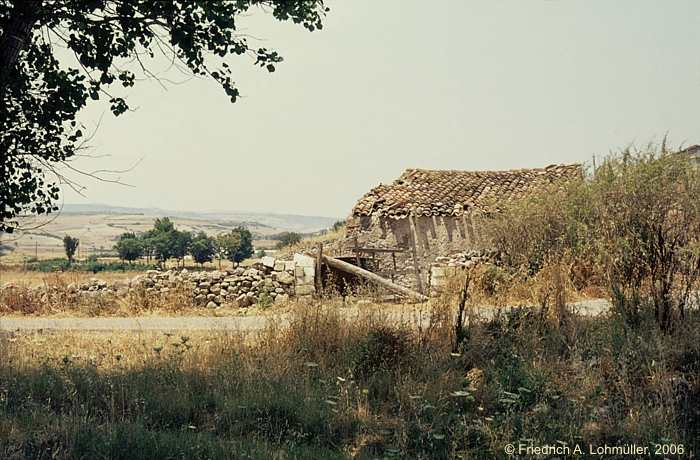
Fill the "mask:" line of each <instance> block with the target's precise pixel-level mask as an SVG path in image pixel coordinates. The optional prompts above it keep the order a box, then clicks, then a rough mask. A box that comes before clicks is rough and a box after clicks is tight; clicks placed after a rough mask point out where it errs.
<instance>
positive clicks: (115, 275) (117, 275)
mask: <svg viewBox="0 0 700 460" xmlns="http://www.w3.org/2000/svg"><path fill="white" fill-rule="evenodd" d="M139 274H142V272H138V271H134V272H126V273H125V272H100V273H98V274H94V273H86V272H54V273H44V272H39V271H29V270H21V269H3V270H1V271H0V285H2V284H5V283H12V284H17V285H21V286H28V287H36V286H62V285H68V284H71V283H76V284H79V283H85V282H88V281H90V279H92V278H99V279H101V280H105V281H107V282H108V283H112V282H114V281H124V280H128V279H130V278H133V277H135V276H137V275H139Z"/></svg>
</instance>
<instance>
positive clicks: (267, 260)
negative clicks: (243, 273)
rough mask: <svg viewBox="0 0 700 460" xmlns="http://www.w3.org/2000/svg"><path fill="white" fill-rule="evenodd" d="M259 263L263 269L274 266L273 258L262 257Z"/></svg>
mask: <svg viewBox="0 0 700 460" xmlns="http://www.w3.org/2000/svg"><path fill="white" fill-rule="evenodd" d="M260 261H261V262H262V264H263V266H265V267H268V268H273V267H274V266H275V258H274V257H272V256H264V257H263V258H262V259H260Z"/></svg>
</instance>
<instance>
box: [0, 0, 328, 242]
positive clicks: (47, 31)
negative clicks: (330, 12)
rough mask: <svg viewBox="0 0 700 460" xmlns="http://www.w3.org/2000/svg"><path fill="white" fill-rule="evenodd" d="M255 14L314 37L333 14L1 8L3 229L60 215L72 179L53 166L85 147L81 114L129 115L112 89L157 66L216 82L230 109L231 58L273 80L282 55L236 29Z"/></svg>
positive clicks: (183, 6) (192, 4)
mask: <svg viewBox="0 0 700 460" xmlns="http://www.w3.org/2000/svg"><path fill="white" fill-rule="evenodd" d="M254 7H260V8H261V9H262V10H263V11H265V12H270V13H271V14H272V15H273V16H274V17H275V19H277V20H279V21H291V22H293V23H295V24H300V25H302V26H303V27H305V28H306V29H308V30H315V29H319V28H321V26H322V24H321V20H322V19H323V16H324V14H325V12H326V11H327V8H325V6H324V4H323V0H243V1H233V0H207V1H178V2H175V1H162V0H5V1H2V2H0V152H1V153H0V161H1V162H2V167H0V231H6V232H11V231H12V230H13V229H14V228H16V226H17V225H18V224H17V220H16V217H17V216H19V215H22V214H26V213H36V214H42V213H49V212H51V211H55V210H57V206H56V201H57V200H58V197H59V187H58V183H59V182H61V179H64V178H65V174H64V173H63V172H61V175H59V174H58V173H57V171H56V167H57V166H60V165H62V164H64V163H66V162H67V161H69V160H71V158H72V157H74V156H75V154H76V153H77V152H78V151H79V150H80V149H81V148H83V147H84V144H85V142H86V137H87V136H86V133H85V132H84V129H85V128H84V127H83V126H80V125H79V124H78V123H77V121H76V115H77V114H78V112H79V111H80V110H82V109H83V108H84V107H85V106H86V105H87V104H88V103H89V102H90V101H91V100H99V99H107V100H108V102H109V104H110V109H111V111H112V113H113V114H114V115H115V116H118V115H121V114H123V113H124V112H126V111H127V110H129V105H128V104H127V101H126V99H125V98H124V97H122V96H121V95H118V94H116V92H115V90H116V91H118V90H119V88H118V86H121V87H123V88H129V87H131V86H133V85H134V84H135V82H137V81H139V80H142V79H144V78H151V77H153V75H154V72H153V71H152V70H151V69H149V66H150V65H151V64H152V62H153V60H154V58H157V57H158V56H160V55H162V56H164V58H165V59H167V61H168V62H174V63H176V64H175V65H176V66H178V67H179V68H181V69H186V70H187V71H188V72H190V73H191V74H192V75H195V76H205V77H208V78H210V79H212V80H213V81H215V82H217V83H218V84H219V85H220V86H221V87H222V88H223V90H224V92H225V94H226V95H227V96H228V98H230V100H231V101H232V102H235V101H236V100H237V99H238V96H239V89H238V88H237V87H236V85H235V83H234V80H233V78H232V76H233V69H232V67H231V65H230V62H231V57H233V56H239V55H246V56H252V57H253V59H254V64H255V65H257V66H260V67H262V68H264V69H267V71H269V72H273V71H274V70H275V65H276V64H277V63H279V62H281V61H282V57H281V56H280V55H279V54H278V53H277V52H276V51H272V50H269V49H267V48H257V47H254V46H252V45H251V44H250V43H249V42H248V39H247V36H248V34H243V33H241V32H240V30H239V28H240V25H239V24H238V18H239V17H240V16H241V15H244V14H249V13H250V10H251V9H252V8H254ZM62 49H66V50H67V51H66V52H63V51H62ZM60 52H63V54H65V56H68V58H62V59H60V60H59V58H58V53H60ZM73 58H74V59H73Z"/></svg>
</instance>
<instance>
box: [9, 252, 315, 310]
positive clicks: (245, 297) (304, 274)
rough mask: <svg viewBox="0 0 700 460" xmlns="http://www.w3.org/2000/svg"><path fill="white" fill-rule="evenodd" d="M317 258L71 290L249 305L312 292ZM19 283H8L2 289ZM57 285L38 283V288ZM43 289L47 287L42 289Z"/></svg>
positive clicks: (152, 274) (152, 273) (155, 274)
mask: <svg viewBox="0 0 700 460" xmlns="http://www.w3.org/2000/svg"><path fill="white" fill-rule="evenodd" d="M314 277H315V260H314V259H313V258H312V257H309V256H306V255H302V254H296V255H295V256H294V260H288V261H285V260H277V259H275V258H273V257H263V258H262V260H261V262H260V263H257V264H255V265H253V266H251V267H241V266H234V267H233V268H231V269H228V270H226V271H189V270H187V269H182V270H177V269H175V270H167V271H160V270H149V271H147V272H146V273H144V274H141V275H137V276H135V277H134V278H133V279H131V280H125V281H116V282H114V283H112V284H109V283H107V282H106V281H104V280H101V279H98V278H92V279H90V281H87V282H84V283H79V284H70V285H68V286H67V290H68V291H69V292H70V293H71V294H76V295H84V296H97V295H100V294H106V295H117V296H122V295H127V294H128V293H129V292H133V291H136V290H138V291H141V292H146V294H149V295H164V294H168V293H169V292H171V291H173V290H178V291H179V292H181V291H180V290H184V292H187V293H190V292H191V295H192V296H193V298H194V301H195V302H196V303H197V304H199V305H206V306H207V307H210V308H216V307H219V306H221V305H222V304H235V305H237V306H238V307H241V308H245V307H248V306H250V305H252V304H255V303H258V302H259V301H261V300H262V299H263V298H266V299H267V301H272V302H275V303H284V302H286V301H287V300H289V298H290V297H293V296H303V295H311V294H313V293H314V292H316V290H315V286H314ZM15 287H16V286H14V285H11V284H7V285H4V286H2V289H11V288H15ZM48 289H57V287H55V286H54V287H44V286H42V287H37V288H35V290H44V291H45V290H48ZM42 292H43V291H42Z"/></svg>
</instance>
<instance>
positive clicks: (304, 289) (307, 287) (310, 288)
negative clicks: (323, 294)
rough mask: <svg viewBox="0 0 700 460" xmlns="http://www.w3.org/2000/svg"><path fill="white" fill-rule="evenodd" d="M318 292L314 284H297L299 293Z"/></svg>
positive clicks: (309, 293)
mask: <svg viewBox="0 0 700 460" xmlns="http://www.w3.org/2000/svg"><path fill="white" fill-rule="evenodd" d="M315 292H316V287H315V286H314V285H313V284H297V286H296V294H297V295H312V294H314V293H315Z"/></svg>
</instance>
